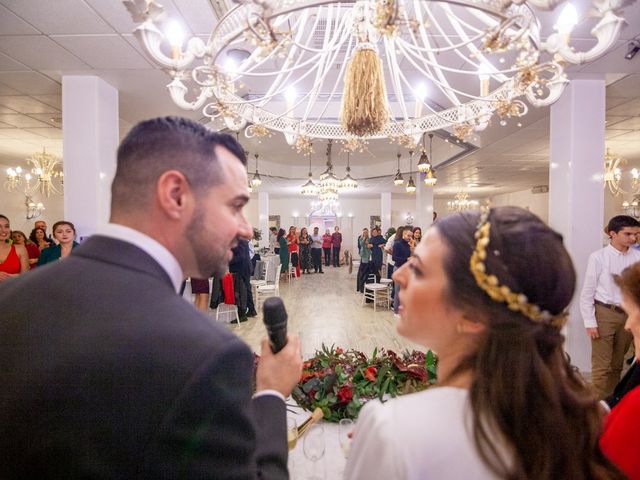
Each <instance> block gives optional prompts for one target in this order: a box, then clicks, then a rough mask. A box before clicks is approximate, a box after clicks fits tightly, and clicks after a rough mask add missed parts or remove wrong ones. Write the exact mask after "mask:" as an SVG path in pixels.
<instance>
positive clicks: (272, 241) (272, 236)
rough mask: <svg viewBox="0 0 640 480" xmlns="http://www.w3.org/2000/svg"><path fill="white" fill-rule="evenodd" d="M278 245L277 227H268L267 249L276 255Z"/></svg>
mask: <svg viewBox="0 0 640 480" xmlns="http://www.w3.org/2000/svg"><path fill="white" fill-rule="evenodd" d="M279 248H280V247H278V229H277V228H276V227H271V228H269V249H270V250H271V251H272V252H273V253H275V254H276V255H277V254H278V253H279V252H280V250H279Z"/></svg>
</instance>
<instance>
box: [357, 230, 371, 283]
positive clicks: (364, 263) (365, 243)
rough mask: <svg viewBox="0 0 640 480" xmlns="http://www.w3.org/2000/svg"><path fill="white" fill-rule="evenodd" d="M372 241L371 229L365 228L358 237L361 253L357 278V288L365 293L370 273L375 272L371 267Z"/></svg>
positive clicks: (359, 251)
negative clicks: (370, 238)
mask: <svg viewBox="0 0 640 480" xmlns="http://www.w3.org/2000/svg"><path fill="white" fill-rule="evenodd" d="M371 246H372V245H371V242H370V241H369V230H368V229H366V228H365V229H363V230H362V235H360V237H358V253H359V255H360V265H359V266H358V277H357V280H356V282H357V283H356V290H357V291H358V292H360V293H364V284H365V283H366V281H367V278H368V276H369V273H373V269H372V268H371V267H372V266H373V264H372V263H371Z"/></svg>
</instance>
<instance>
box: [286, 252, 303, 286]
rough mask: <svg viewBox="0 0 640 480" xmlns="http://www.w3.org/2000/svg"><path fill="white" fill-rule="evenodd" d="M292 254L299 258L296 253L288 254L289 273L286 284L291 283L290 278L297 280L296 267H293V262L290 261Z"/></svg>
mask: <svg viewBox="0 0 640 480" xmlns="http://www.w3.org/2000/svg"><path fill="white" fill-rule="evenodd" d="M294 253H295V254H296V258H299V257H298V255H300V254H299V253H298V252H290V253H289V271H288V272H287V281H288V282H290V281H291V277H294V278H298V277H297V273H298V270H297V268H296V265H294V264H293V261H292V258H293V254H294ZM296 264H297V262H296Z"/></svg>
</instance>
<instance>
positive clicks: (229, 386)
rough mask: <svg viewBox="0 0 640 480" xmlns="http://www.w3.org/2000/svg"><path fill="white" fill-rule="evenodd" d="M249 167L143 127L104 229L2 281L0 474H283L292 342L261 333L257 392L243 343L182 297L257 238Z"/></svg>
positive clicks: (198, 134) (123, 155) (178, 134)
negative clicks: (61, 255)
mask: <svg viewBox="0 0 640 480" xmlns="http://www.w3.org/2000/svg"><path fill="white" fill-rule="evenodd" d="M245 165H246V158H245V156H244V153H243V150H242V148H241V147H240V145H239V144H238V143H237V142H236V141H235V140H234V139H233V138H232V137H230V136H228V135H220V134H217V133H212V132H210V131H208V130H207V129H205V128H204V127H203V126H202V125H200V124H198V123H195V122H191V121H189V120H186V119H180V118H176V117H167V118H159V119H154V120H149V121H146V122H142V123H140V124H138V125H137V126H135V127H134V128H133V129H132V130H131V132H130V133H129V134H128V135H127V137H126V138H125V139H124V140H123V142H122V144H121V145H120V147H119V149H118V164H117V172H116V175H115V178H114V181H113V184H112V204H111V223H110V224H108V225H107V226H105V228H104V231H103V232H101V234H99V235H95V236H93V237H91V238H89V239H88V240H87V241H86V242H84V244H83V245H82V246H80V247H79V248H77V249H76V250H74V252H73V255H71V256H69V257H68V258H67V259H65V260H64V261H61V262H57V263H55V264H52V265H48V266H46V267H42V268H38V269H37V270H36V271H34V272H32V273H31V274H29V275H22V276H20V277H18V278H17V279H16V280H15V281H12V282H6V283H4V284H3V285H2V287H1V288H0V312H2V315H1V317H0V365H1V367H0V452H2V460H0V478H2V479H5V480H6V479H31V478H38V479H46V478H56V479H59V478H66V479H72V478H84V479H93V478H100V479H109V478H122V479H163V478H186V479H200V478H234V479H236V478H238V479H240V478H242V479H252V478H265V479H267V478H268V479H271V478H273V479H284V478H288V473H287V440H286V418H285V417H286V410H285V404H284V397H285V396H287V395H288V394H289V393H290V391H291V389H292V387H293V386H294V385H295V383H296V382H297V380H298V379H299V376H300V372H301V359H300V348H299V340H298V338H297V337H295V336H291V337H290V338H289V342H288V344H287V346H286V347H285V348H284V349H283V350H282V351H281V352H279V353H278V354H277V355H273V354H272V353H271V351H270V350H269V347H268V343H267V342H266V340H265V341H264V342H263V345H262V356H261V360H260V363H259V366H258V370H257V374H256V391H257V393H256V395H255V396H254V397H253V399H252V385H253V356H252V354H251V351H250V350H249V348H248V347H247V346H246V345H245V344H244V343H243V342H242V341H241V340H240V339H239V338H237V337H236V336H235V335H234V334H233V333H231V332H229V331H228V330H227V329H226V328H225V327H221V326H218V325H215V324H212V322H211V321H210V320H209V319H208V318H207V317H206V316H205V315H203V314H202V313H200V312H198V311H197V310H196V309H195V308H193V307H192V306H191V305H189V304H188V303H187V302H185V301H184V300H183V299H182V298H180V297H179V296H178V295H177V294H176V292H177V290H178V289H179V287H180V282H181V280H182V279H183V277H184V276H193V277H198V278H206V277H207V276H209V275H211V273H212V272H213V273H214V275H216V276H218V275H221V274H223V273H224V272H225V271H226V266H227V264H228V262H229V260H230V258H231V249H232V248H233V247H234V246H235V245H236V244H237V242H238V241H239V240H240V239H243V238H249V236H250V235H251V226H250V225H249V224H248V222H247V221H246V218H245V217H244V214H243V207H244V205H245V204H246V203H247V201H248V199H249V197H248V192H247V188H246V167H245ZM42 285H46V286H47V288H46V289H45V290H42V288H41V286H42ZM34 291H37V292H40V294H39V295H38V297H37V298H34V296H33V292H34Z"/></svg>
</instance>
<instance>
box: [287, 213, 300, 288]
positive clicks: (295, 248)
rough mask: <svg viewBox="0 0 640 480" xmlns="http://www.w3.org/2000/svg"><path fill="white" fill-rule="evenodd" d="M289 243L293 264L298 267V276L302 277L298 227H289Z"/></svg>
mask: <svg viewBox="0 0 640 480" xmlns="http://www.w3.org/2000/svg"><path fill="white" fill-rule="evenodd" d="M287 244H288V246H289V257H290V258H291V261H290V263H291V265H293V266H294V267H295V269H296V278H300V245H299V243H298V234H297V233H296V227H294V226H293V225H292V226H291V227H289V235H287Z"/></svg>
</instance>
